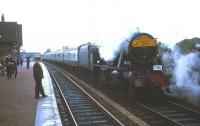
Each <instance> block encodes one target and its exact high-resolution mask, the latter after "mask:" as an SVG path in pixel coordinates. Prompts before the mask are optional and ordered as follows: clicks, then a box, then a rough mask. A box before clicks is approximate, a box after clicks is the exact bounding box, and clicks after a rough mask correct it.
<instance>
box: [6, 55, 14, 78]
mask: <svg viewBox="0 0 200 126" xmlns="http://www.w3.org/2000/svg"><path fill="white" fill-rule="evenodd" d="M12 63H13V59H12V57H11V55H10V54H9V55H8V56H7V57H6V58H5V60H4V64H5V66H6V72H7V77H8V79H11V77H12Z"/></svg>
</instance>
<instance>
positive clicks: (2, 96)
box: [0, 62, 62, 126]
mask: <svg viewBox="0 0 200 126" xmlns="http://www.w3.org/2000/svg"><path fill="white" fill-rule="evenodd" d="M32 65H33V62H32V63H31V65H30V69H26V66H25V63H24V65H23V66H18V75H17V78H16V79H14V78H12V79H11V80H8V79H7V78H6V76H3V77H0V126H61V125H62V124H61V121H60V117H59V114H58V110H57V104H56V100H55V95H54V92H53V87H52V82H51V79H50V76H49V73H48V71H47V70H46V67H45V66H44V65H42V68H43V72H44V79H43V80H42V82H43V87H44V90H45V93H46V94H47V95H48V97H46V98H39V99H36V98H35V95H34V94H35V92H34V90H35V81H34V79H33V70H32Z"/></svg>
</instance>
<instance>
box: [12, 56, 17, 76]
mask: <svg viewBox="0 0 200 126" xmlns="http://www.w3.org/2000/svg"><path fill="white" fill-rule="evenodd" d="M12 73H13V74H14V78H15V79H16V77H17V58H16V57H15V58H13V62H12Z"/></svg>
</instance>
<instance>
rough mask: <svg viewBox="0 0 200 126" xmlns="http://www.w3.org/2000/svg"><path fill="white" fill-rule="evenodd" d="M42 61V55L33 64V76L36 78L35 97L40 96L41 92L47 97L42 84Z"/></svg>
mask: <svg viewBox="0 0 200 126" xmlns="http://www.w3.org/2000/svg"><path fill="white" fill-rule="evenodd" d="M40 62H42V58H41V57H36V61H35V63H34V65H33V77H34V79H35V83H36V85H35V98H39V93H41V94H42V97H47V95H46V94H45V93H44V89H43V86H42V78H43V77H44V76H43V71H42V67H41V65H40Z"/></svg>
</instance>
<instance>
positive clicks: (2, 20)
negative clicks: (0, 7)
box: [1, 14, 5, 22]
mask: <svg viewBox="0 0 200 126" xmlns="http://www.w3.org/2000/svg"><path fill="white" fill-rule="evenodd" d="M4 21H5V19H4V14H2V15H1V22H4Z"/></svg>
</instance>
